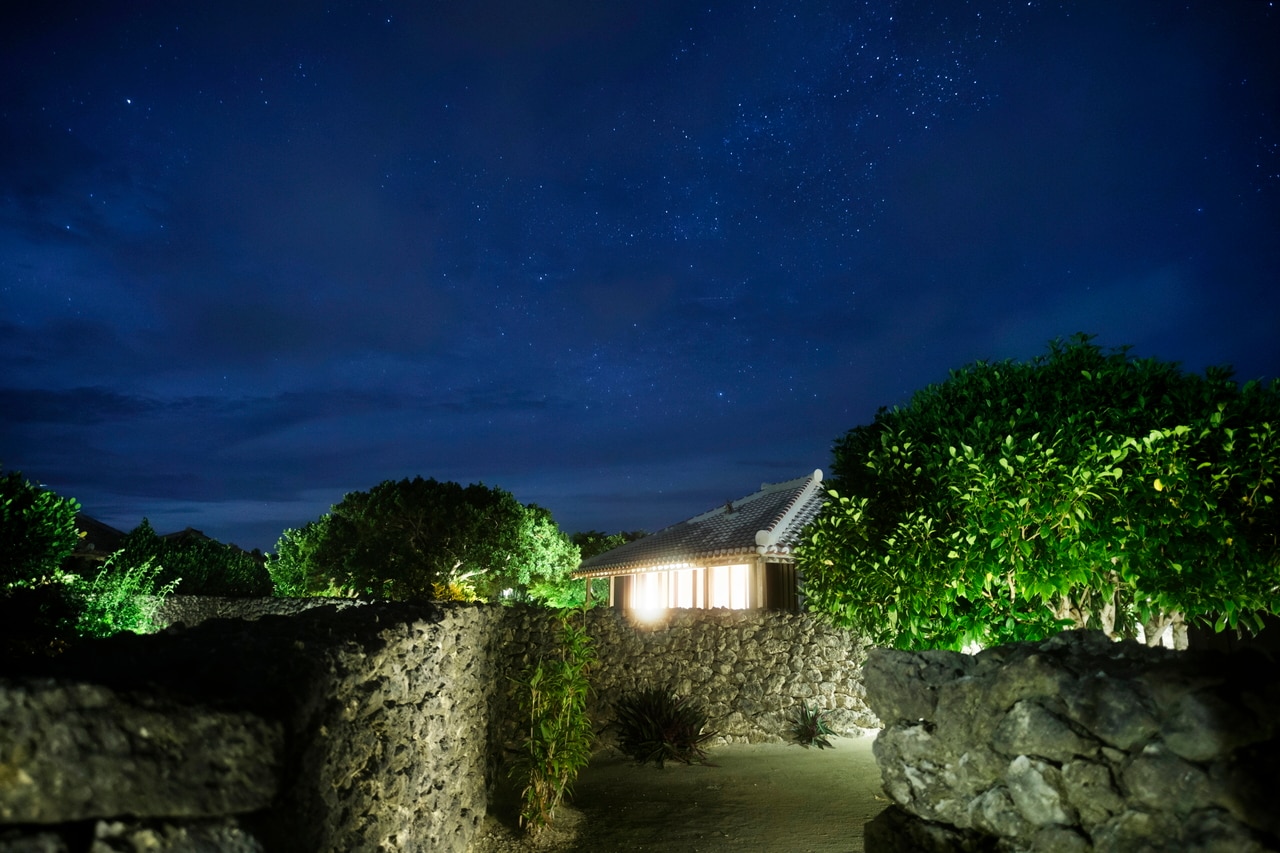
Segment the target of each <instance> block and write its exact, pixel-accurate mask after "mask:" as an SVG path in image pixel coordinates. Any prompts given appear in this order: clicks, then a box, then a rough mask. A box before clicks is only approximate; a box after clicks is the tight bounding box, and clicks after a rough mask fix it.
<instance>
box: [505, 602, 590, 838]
mask: <svg viewBox="0 0 1280 853" xmlns="http://www.w3.org/2000/svg"><path fill="white" fill-rule="evenodd" d="M574 616H575V611H572V610H565V611H561V614H560V632H561V636H560V645H559V648H557V649H555V650H554V651H553V652H551V653H550V654H548V655H544V656H542V657H540V658H539V659H538V661H537V663H535V664H533V665H532V666H530V667H529V669H528V670H527V671H526V672H525V673H524V678H523V680H521V682H520V691H519V694H518V696H519V700H520V715H521V717H520V718H521V720H522V721H523V722H524V724H525V725H526V726H527V728H526V730H525V735H524V739H523V741H522V743H521V748H520V752H519V754H518V755H517V757H516V760H515V762H514V764H513V766H512V768H511V774H512V775H513V776H518V777H520V778H522V779H523V780H524V782H525V785H524V788H523V789H522V790H521V792H520V825H521V826H523V827H525V828H526V829H527V830H529V832H530V833H535V834H536V833H537V832H538V831H540V830H542V829H544V828H545V827H547V826H549V825H550V824H551V822H552V820H553V819H554V817H555V811H556V809H557V808H558V807H559V806H560V803H561V802H562V801H563V800H564V798H565V797H566V796H567V795H568V794H569V793H570V791H571V790H572V788H573V783H574V781H575V780H576V779H577V778H578V773H579V772H580V771H581V770H582V769H583V768H584V767H586V766H587V764H588V763H589V762H590V761H591V745H592V743H593V741H594V740H595V731H594V729H593V728H592V726H591V716H590V714H589V713H588V711H587V700H588V699H589V698H590V696H591V683H590V680H589V678H588V675H589V672H590V670H591V667H592V666H593V665H594V664H595V662H596V652H595V646H594V644H593V643H592V641H591V637H590V636H588V635H587V631H586V626H585V624H575V623H574ZM576 616H577V618H578V620H579V621H580V622H582V623H585V621H586V620H585V619H584V618H583V612H582V611H581V610H579V611H576Z"/></svg>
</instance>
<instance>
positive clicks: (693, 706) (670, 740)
mask: <svg viewBox="0 0 1280 853" xmlns="http://www.w3.org/2000/svg"><path fill="white" fill-rule="evenodd" d="M614 711H615V712H616V715H617V721H618V745H619V747H620V748H621V749H622V751H623V752H624V753H626V754H627V755H629V756H630V757H632V758H634V759H635V760H636V761H638V762H640V763H641V764H644V763H646V762H649V761H653V762H655V763H656V764H657V765H658V766H659V767H662V766H663V765H664V764H665V763H666V762H667V761H680V762H683V763H685V764H693V763H695V762H696V763H698V764H706V763H707V751H706V744H707V742H708V741H710V740H711V739H712V738H714V737H715V736H716V735H717V734H718V733H717V732H715V731H713V730H712V729H710V728H708V723H709V719H708V715H707V711H706V709H705V708H704V707H703V706H702V705H701V704H700V703H698V702H696V701H694V700H693V699H691V698H689V697H688V696H680V695H678V694H677V693H675V692H674V691H672V690H671V689H670V688H665V689H664V688H648V689H646V690H641V691H640V692H638V693H633V694H631V695H629V696H625V697H623V698H622V699H621V700H620V701H619V702H618V703H617V705H616V706H615V708H614Z"/></svg>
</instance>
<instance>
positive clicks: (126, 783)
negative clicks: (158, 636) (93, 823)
mask: <svg viewBox="0 0 1280 853" xmlns="http://www.w3.org/2000/svg"><path fill="white" fill-rule="evenodd" d="M0 719H3V720H4V726H3V727H0V822H5V823H57V822H63V821H74V820H85V819H88V818H109V817H116V816H119V815H134V816H142V817H145V816H161V817H199V816H206V815H227V814H235V813H240V812H248V811H254V810H256V809H260V808H263V807H264V806H266V805H268V804H269V803H270V802H271V800H272V798H273V797H274V796H275V794H276V790H277V774H278V770H279V765H280V757H281V753H282V746H283V736H282V734H281V727H280V725H279V724H278V723H275V722H268V721H267V720H264V719H262V718H260V717H257V716H255V715H253V714H249V713H242V712H229V711H215V710H211V709H208V708H203V707H198V706H190V705H178V704H175V703H173V702H166V701H164V700H160V699H154V698H143V697H133V696H128V695H120V694H117V693H116V692H114V691H112V690H111V689H109V688H106V687H102V686H98V685H91V684H77V683H61V682H58V681H54V680H53V679H39V680H28V681H0Z"/></svg>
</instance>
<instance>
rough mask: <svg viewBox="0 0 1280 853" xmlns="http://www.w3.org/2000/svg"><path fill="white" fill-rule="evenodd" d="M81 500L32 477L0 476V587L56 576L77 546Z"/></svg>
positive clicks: (14, 472)
mask: <svg viewBox="0 0 1280 853" xmlns="http://www.w3.org/2000/svg"><path fill="white" fill-rule="evenodd" d="M79 510H80V504H79V503H77V502H76V501H75V500H74V499H73V498H63V497H59V496H58V495H56V494H54V493H53V492H51V491H49V490H47V489H42V488H40V487H39V486H36V485H34V484H32V483H30V482H28V481H27V480H26V479H25V478H24V477H23V476H22V474H21V473H19V472H17V471H10V472H9V473H8V474H4V475H2V476H0V590H4V589H7V588H9V587H11V586H18V585H23V586H29V585H33V584H36V583H38V582H39V581H40V580H41V579H42V578H47V577H50V576H52V575H53V574H54V573H55V572H56V571H57V570H58V567H59V566H61V564H62V561H63V560H65V559H66V558H67V556H68V555H69V554H70V553H71V552H72V551H73V550H75V547H76V542H77V541H79V534H78V533H77V532H76V513H77V512H79Z"/></svg>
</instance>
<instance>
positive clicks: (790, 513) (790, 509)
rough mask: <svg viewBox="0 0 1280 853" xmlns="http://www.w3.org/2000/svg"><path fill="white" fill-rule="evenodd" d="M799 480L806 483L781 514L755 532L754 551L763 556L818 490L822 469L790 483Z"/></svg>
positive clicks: (815, 469) (817, 469) (816, 469)
mask: <svg viewBox="0 0 1280 853" xmlns="http://www.w3.org/2000/svg"><path fill="white" fill-rule="evenodd" d="M801 479H804V480H806V481H807V482H805V484H804V487H803V488H801V489H800V490H799V491H798V492H796V493H795V495H793V496H792V498H791V500H790V501H789V502H788V503H787V505H786V506H785V507H784V508H783V509H782V512H780V513H778V515H777V517H775V518H774V519H773V521H772V523H770V524H769V526H768V527H765V528H762V529H760V530H757V531H756V549H757V550H758V551H759V552H760V553H761V554H763V553H764V552H765V550H766V549H767V548H768V547H769V546H770V545H774V544H776V543H777V541H778V539H779V537H780V534H781V533H782V532H784V531H786V529H787V526H788V525H789V524H790V523H791V520H792V519H793V518H795V516H796V513H798V512H799V511H800V507H802V506H804V504H805V503H806V502H807V501H808V500H809V497H810V496H811V495H812V494H813V492H814V490H816V489H817V488H818V485H819V484H820V483H821V482H822V469H821V468H814V469H813V473H812V474H810V475H809V476H808V477H807V478H802V477H797V478H796V480H792V481H791V482H796V481H797V480H801Z"/></svg>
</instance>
